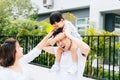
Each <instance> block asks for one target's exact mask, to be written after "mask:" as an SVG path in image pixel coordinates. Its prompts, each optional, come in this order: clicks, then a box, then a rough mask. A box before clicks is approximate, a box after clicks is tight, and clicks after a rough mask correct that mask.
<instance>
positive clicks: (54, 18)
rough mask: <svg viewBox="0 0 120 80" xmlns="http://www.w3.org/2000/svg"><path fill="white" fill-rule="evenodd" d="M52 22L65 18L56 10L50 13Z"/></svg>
mask: <svg viewBox="0 0 120 80" xmlns="http://www.w3.org/2000/svg"><path fill="white" fill-rule="evenodd" d="M49 19H50V24H52V25H53V24H54V23H55V22H60V21H61V19H64V18H63V16H62V14H61V13H60V12H58V11H55V12H53V13H51V14H50V18H49Z"/></svg>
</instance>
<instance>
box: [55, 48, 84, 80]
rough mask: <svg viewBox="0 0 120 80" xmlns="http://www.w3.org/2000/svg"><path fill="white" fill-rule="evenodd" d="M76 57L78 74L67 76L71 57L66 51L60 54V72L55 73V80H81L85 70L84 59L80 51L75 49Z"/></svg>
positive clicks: (71, 62)
mask: <svg viewBox="0 0 120 80" xmlns="http://www.w3.org/2000/svg"><path fill="white" fill-rule="evenodd" d="M54 50H55V52H56V51H57V48H54ZM77 55H78V72H77V73H75V74H73V75H72V74H69V73H68V72H67V70H68V68H70V67H71V65H72V64H73V61H72V56H71V52H70V51H66V52H63V53H62V56H61V60H60V71H58V72H57V73H56V79H55V80H83V78H84V77H83V72H84V68H85V63H86V57H84V56H83V55H82V54H81V52H80V49H79V48H78V49H77Z"/></svg>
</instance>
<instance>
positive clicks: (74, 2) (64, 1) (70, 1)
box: [31, 0, 90, 14]
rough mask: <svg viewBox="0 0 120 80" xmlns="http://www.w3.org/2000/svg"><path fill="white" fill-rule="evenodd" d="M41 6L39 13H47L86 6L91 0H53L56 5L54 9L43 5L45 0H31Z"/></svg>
mask: <svg viewBox="0 0 120 80" xmlns="http://www.w3.org/2000/svg"><path fill="white" fill-rule="evenodd" d="M31 1H32V2H33V3H35V4H37V5H38V7H39V8H40V10H39V13H40V14H41V13H47V12H51V11H55V10H65V9H72V8H73V9H74V8H84V7H86V6H89V5H90V0H53V1H54V4H53V5H54V6H53V8H52V9H47V8H45V7H43V0H31Z"/></svg>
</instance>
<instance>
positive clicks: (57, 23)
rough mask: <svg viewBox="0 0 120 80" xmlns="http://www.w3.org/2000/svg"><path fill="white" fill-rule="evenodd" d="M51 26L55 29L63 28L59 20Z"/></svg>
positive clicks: (62, 21) (62, 22)
mask: <svg viewBox="0 0 120 80" xmlns="http://www.w3.org/2000/svg"><path fill="white" fill-rule="evenodd" d="M53 26H54V27H55V28H60V27H63V26H64V20H63V19H61V21H60V22H55V23H54V24H53Z"/></svg>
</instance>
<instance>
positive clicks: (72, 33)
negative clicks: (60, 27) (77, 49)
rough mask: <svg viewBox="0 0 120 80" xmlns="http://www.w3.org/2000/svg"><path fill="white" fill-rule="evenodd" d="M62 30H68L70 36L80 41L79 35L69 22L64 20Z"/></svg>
mask: <svg viewBox="0 0 120 80" xmlns="http://www.w3.org/2000/svg"><path fill="white" fill-rule="evenodd" d="M64 28H69V30H70V34H71V35H72V36H74V37H76V38H79V39H80V40H82V38H81V36H80V34H79V33H78V32H77V29H76V28H75V26H74V25H73V24H72V23H71V22H70V21H67V20H65V24H64Z"/></svg>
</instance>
